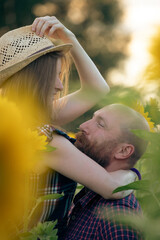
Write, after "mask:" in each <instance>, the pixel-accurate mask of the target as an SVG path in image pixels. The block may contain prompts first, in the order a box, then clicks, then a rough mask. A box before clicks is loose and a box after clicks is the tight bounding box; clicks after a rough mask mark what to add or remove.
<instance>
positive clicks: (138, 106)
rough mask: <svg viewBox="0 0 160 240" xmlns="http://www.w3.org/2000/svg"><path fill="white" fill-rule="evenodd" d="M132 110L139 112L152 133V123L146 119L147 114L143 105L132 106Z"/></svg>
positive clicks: (149, 119) (148, 118)
mask: <svg viewBox="0 0 160 240" xmlns="http://www.w3.org/2000/svg"><path fill="white" fill-rule="evenodd" d="M132 108H133V109H134V110H135V111H137V112H139V113H140V114H141V115H142V116H143V117H144V118H145V119H146V121H147V122H148V125H149V127H150V131H151V132H154V122H152V121H151V118H150V117H148V115H149V113H148V112H145V111H144V107H143V105H142V104H141V103H138V102H137V103H136V104H135V105H134V106H132Z"/></svg>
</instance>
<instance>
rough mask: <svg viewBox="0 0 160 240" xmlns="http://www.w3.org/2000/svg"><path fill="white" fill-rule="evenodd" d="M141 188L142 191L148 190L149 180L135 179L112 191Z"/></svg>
mask: <svg viewBox="0 0 160 240" xmlns="http://www.w3.org/2000/svg"><path fill="white" fill-rule="evenodd" d="M131 189H133V190H143V191H148V192H150V190H149V181H148V180H140V181H136V182H133V183H129V184H127V185H125V186H121V187H118V188H116V189H115V190H114V191H113V193H117V192H121V191H125V190H131Z"/></svg>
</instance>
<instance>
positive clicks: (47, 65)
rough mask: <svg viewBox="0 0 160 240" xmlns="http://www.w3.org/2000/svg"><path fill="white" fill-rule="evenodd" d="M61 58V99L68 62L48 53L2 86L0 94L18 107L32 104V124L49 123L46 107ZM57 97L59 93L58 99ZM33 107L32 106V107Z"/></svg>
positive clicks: (55, 53) (48, 111) (67, 57)
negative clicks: (33, 106)
mask: <svg viewBox="0 0 160 240" xmlns="http://www.w3.org/2000/svg"><path fill="white" fill-rule="evenodd" d="M58 59H61V62H62V68H61V81H62V83H63V84H64V90H63V92H62V96H64V95H66V94H67V92H68V76H69V66H70V60H69V56H68V54H66V55H64V54H63V53H62V52H51V53H48V54H46V55H43V56H41V57H39V58H38V59H36V60H35V61H33V62H32V63H30V64H29V65H28V66H26V67H25V68H23V69H22V70H21V71H19V72H17V73H15V74H14V75H13V76H11V77H10V78H8V79H7V80H6V81H5V83H4V84H3V85H2V91H1V94H2V95H3V96H6V97H7V98H9V99H10V100H11V101H13V102H16V103H17V104H18V105H21V104H23V103H25V104H26V103H27V104H33V105H35V110H34V113H33V112H32V114H33V115H34V116H33V117H34V121H36V122H37V124H44V123H50V122H52V119H51V117H52V113H51V112H52V109H51V108H52V106H50V105H49V96H51V94H52V91H53V88H54V86H55V80H56V68H57V61H58ZM58 97H60V94H59V96H58ZM31 106H32V105H31Z"/></svg>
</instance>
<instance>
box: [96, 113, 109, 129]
mask: <svg viewBox="0 0 160 240" xmlns="http://www.w3.org/2000/svg"><path fill="white" fill-rule="evenodd" d="M93 117H97V118H98V119H100V120H102V121H103V122H104V124H105V126H106V127H107V126H108V122H107V120H106V119H104V118H103V117H102V116H99V115H98V114H97V112H95V113H94V114H93Z"/></svg>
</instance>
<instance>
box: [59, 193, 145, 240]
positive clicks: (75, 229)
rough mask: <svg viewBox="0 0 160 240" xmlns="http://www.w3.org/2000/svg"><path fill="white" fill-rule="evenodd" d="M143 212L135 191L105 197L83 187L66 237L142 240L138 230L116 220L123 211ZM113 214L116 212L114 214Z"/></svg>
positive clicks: (72, 213)
mask: <svg viewBox="0 0 160 240" xmlns="http://www.w3.org/2000/svg"><path fill="white" fill-rule="evenodd" d="M127 213H129V214H139V213H141V210H140V206H139V203H138V201H137V200H136V198H135V196H134V195H133V194H130V195H129V196H127V197H125V198H123V199H120V200H105V199H104V198H102V197H101V196H100V195H98V194H96V193H94V192H92V191H90V190H89V191H87V192H86V190H85V188H83V189H82V190H81V191H80V192H79V193H78V194H77V195H76V197H75V199H74V207H73V208H72V211H71V213H70V216H69V223H68V228H67V231H66V232H65V234H64V237H63V238H61V239H63V240H72V239H73V240H91V239H92V240H98V239H99V240H100V239H101V240H103V239H104V240H106V239H109V240H122V239H123V240H133V239H134V240H138V239H142V237H141V236H140V233H139V232H138V231H137V230H134V229H132V228H129V226H125V225H122V224H120V223H116V222H115V221H114V219H112V220H109V216H112V217H113V218H114V217H115V219H116V216H117V215H120V214H123V215H126V214H127ZM110 214H112V215H110Z"/></svg>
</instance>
